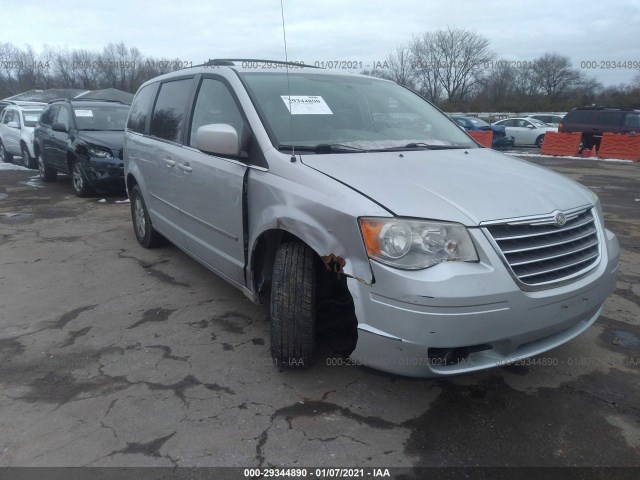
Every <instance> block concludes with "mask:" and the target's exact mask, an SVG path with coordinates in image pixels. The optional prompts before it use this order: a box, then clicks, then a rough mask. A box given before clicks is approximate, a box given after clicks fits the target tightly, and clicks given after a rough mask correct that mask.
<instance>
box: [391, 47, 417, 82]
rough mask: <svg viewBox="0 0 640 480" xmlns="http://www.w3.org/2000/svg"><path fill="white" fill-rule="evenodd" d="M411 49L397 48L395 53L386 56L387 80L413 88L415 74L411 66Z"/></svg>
mask: <svg viewBox="0 0 640 480" xmlns="http://www.w3.org/2000/svg"><path fill="white" fill-rule="evenodd" d="M412 63H413V62H412V54H411V49H410V47H409V46H408V45H406V44H402V45H400V46H398V47H397V48H396V50H395V52H392V53H390V54H389V55H388V56H387V65H388V66H389V69H388V78H389V79H390V80H393V81H394V82H396V83H399V84H400V85H404V86H406V87H409V88H412V89H414V88H415V81H414V78H415V72H414V69H413V64H412Z"/></svg>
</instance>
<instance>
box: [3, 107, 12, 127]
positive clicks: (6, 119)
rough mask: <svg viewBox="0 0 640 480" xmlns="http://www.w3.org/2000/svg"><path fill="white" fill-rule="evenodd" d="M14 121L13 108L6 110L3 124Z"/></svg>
mask: <svg viewBox="0 0 640 480" xmlns="http://www.w3.org/2000/svg"><path fill="white" fill-rule="evenodd" d="M12 121H13V110H8V111H5V114H4V118H3V119H2V123H3V124H5V125H6V124H7V123H9V122H12Z"/></svg>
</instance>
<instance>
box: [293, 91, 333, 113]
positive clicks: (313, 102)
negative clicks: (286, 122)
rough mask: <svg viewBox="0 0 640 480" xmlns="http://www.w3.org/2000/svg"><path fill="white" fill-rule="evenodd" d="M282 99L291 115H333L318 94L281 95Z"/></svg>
mask: <svg viewBox="0 0 640 480" xmlns="http://www.w3.org/2000/svg"><path fill="white" fill-rule="evenodd" d="M281 97H282V101H283V102H284V104H285V105H286V106H287V108H288V109H289V112H290V113H291V115H333V112H332V111H331V109H330V108H329V105H327V102H325V101H324V98H322V97H320V96H311V95H291V96H289V95H281Z"/></svg>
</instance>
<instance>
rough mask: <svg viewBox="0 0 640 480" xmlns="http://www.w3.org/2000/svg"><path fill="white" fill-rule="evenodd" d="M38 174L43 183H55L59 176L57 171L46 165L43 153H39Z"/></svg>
mask: <svg viewBox="0 0 640 480" xmlns="http://www.w3.org/2000/svg"><path fill="white" fill-rule="evenodd" d="M38 173H39V174H40V179H41V180H42V181H43V182H54V181H55V180H56V177H57V176H58V172H57V170H55V169H54V168H51V167H50V166H49V165H46V164H45V163H44V157H43V156H42V153H38Z"/></svg>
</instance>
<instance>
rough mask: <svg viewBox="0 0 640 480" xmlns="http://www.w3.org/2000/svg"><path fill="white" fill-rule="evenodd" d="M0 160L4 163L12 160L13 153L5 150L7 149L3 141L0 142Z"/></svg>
mask: <svg viewBox="0 0 640 480" xmlns="http://www.w3.org/2000/svg"><path fill="white" fill-rule="evenodd" d="M0 160H2V161H3V162H5V163H11V162H13V155H11V154H10V153H9V152H7V149H6V148H4V143H2V142H0Z"/></svg>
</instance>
